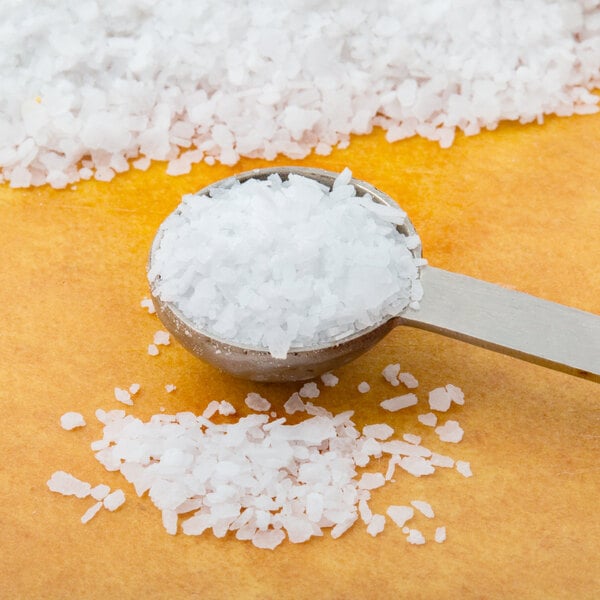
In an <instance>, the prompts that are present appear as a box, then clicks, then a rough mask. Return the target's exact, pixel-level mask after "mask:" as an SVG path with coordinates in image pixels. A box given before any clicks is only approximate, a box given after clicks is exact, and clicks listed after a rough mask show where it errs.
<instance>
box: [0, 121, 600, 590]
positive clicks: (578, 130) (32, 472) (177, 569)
mask: <svg viewBox="0 0 600 600" xmlns="http://www.w3.org/2000/svg"><path fill="white" fill-rule="evenodd" d="M265 164H266V163H265V162H264V161H259V160H242V161H241V162H240V163H239V164H238V165H236V167H235V168H233V169H232V168H227V167H223V166H214V167H208V166H206V165H201V166H196V167H194V168H193V171H192V172H191V173H190V174H189V175H186V176H181V177H176V178H174V177H169V176H168V175H166V174H165V166H164V164H155V165H153V166H152V167H151V169H150V170H148V171H147V172H145V173H142V172H138V171H131V172H128V173H125V174H122V175H119V176H117V177H116V178H115V179H114V180H113V181H112V182H110V183H99V182H93V181H92V182H81V183H79V184H78V185H77V186H76V189H75V190H72V189H66V190H62V191H56V190H51V189H49V188H47V187H44V188H40V189H31V190H11V189H9V188H8V187H7V186H4V187H0V252H1V256H2V267H1V268H0V307H1V309H2V313H3V314H2V317H3V318H2V323H1V328H0V336H1V337H0V340H1V343H0V381H1V386H0V398H1V404H0V406H1V408H2V418H1V420H0V456H2V466H1V467H0V499H1V504H0V536H1V537H0V543H1V546H0V547H1V548H2V559H1V560H0V596H1V597H2V598H119V599H121V598H173V599H175V598H248V599H259V598H260V599H271V598H273V599H275V598H577V599H585V598H590V599H591V598H598V597H600V565H599V553H600V518H599V516H598V498H599V497H600V471H599V461H598V458H599V449H600V427H599V425H600V397H599V396H600V388H599V387H598V385H596V384H593V383H590V382H586V381H583V380H579V379H575V378H573V377H570V376H568V375H565V374H561V373H557V372H552V371H549V370H545V369H543V368H541V367H537V366H534V365H530V364H526V363H523V362H520V361H518V360H516V359H512V358H508V357H504V356H501V355H497V354H494V353H492V352H490V351H487V350H482V349H478V348H474V347H470V346H468V345H466V344H464V343H460V342H456V341H451V340H447V339H444V338H442V337H440V336H436V335H434V334H430V333H425V332H420V331H415V330H410V329H407V328H404V329H396V330H395V331H393V332H392V333H391V334H390V335H389V336H388V337H387V338H386V339H385V340H384V341H383V342H382V343H380V344H379V345H378V346H377V347H376V348H374V349H373V350H371V351H370V352H369V353H368V354H366V355H365V356H363V357H362V358H360V359H359V360H357V361H356V362H354V363H353V364H351V365H348V366H346V367H344V368H341V369H339V371H338V372H337V375H338V376H339V377H340V384H339V385H338V386H337V387H335V388H323V386H321V387H322V393H321V397H320V398H319V400H318V402H319V403H320V404H322V405H324V406H327V407H328V408H330V409H331V410H332V411H334V412H339V411H342V410H347V409H353V410H355V411H356V412H355V421H356V423H357V424H358V425H359V426H362V425H364V424H367V423H377V422H383V421H385V422H388V423H389V424H390V425H392V426H393V427H395V429H396V432H397V434H399V435H401V434H402V433H405V432H410V433H415V434H419V435H422V436H423V443H424V444H425V445H426V446H428V447H430V448H431V449H432V450H436V451H440V452H443V453H446V454H449V455H451V456H453V457H454V458H456V459H463V460H469V461H471V465H472V469H473V473H474V476H473V477H472V478H470V479H466V478H464V477H462V476H461V475H460V474H458V473H457V472H456V471H454V470H442V469H438V470H437V471H436V473H435V474H434V475H432V476H429V477H422V478H419V479H417V478H414V477H412V476H410V475H408V474H404V473H397V475H396V481H395V483H392V484H389V485H387V486H386V487H384V488H382V489H379V490H375V491H374V493H373V501H372V507H373V509H374V511H379V512H382V511H384V510H385V508H386V507H387V506H388V505H389V504H406V503H407V502H409V501H410V500H413V499H422V500H426V501H428V502H430V503H431V504H432V506H433V508H434V510H435V511H436V517H435V518H434V519H433V520H431V521H428V520H427V519H426V518H425V517H422V516H421V517H415V520H414V522H413V524H414V526H416V527H418V528H420V529H421V530H422V531H423V532H424V534H425V535H426V537H429V539H430V541H429V542H428V543H427V544H425V545H424V546H419V547H417V546H411V545H409V544H407V542H406V541H405V539H404V538H405V536H404V534H402V532H401V531H400V529H398V528H397V527H396V526H395V525H393V523H391V522H388V525H387V527H386V529H385V531H384V532H383V533H382V534H380V535H379V536H378V537H376V538H372V537H371V536H369V535H368V534H367V533H366V531H365V526H364V525H363V524H361V523H359V522H357V523H356V525H355V526H354V527H353V528H352V529H351V530H350V531H348V532H347V533H346V534H345V535H344V536H343V537H342V538H340V539H338V540H332V539H331V538H330V537H329V536H328V535H325V536H324V537H323V538H318V539H312V540H311V541H310V542H309V543H306V544H301V545H293V544H290V543H288V542H287V541H286V542H284V543H283V544H282V545H281V546H280V547H278V548H277V549H276V550H275V551H273V552H270V551H265V550H258V549H256V548H254V547H253V546H252V545H251V544H250V543H249V542H240V541H237V540H236V539H235V538H233V537H231V536H230V537H227V538H225V539H216V538H214V537H213V536H212V534H211V533H207V534H205V535H203V536H201V537H187V536H184V535H183V534H181V533H179V534H178V535H176V536H170V535H168V534H167V533H166V532H165V531H164V529H163V527H162V524H161V518H160V513H159V512H158V510H157V509H155V508H154V506H153V505H152V504H151V502H150V500H149V499H148V498H147V497H143V498H138V497H137V496H136V495H135V493H134V490H133V488H132V486H130V485H129V484H128V483H127V482H126V481H125V480H124V478H122V476H121V475H120V474H119V473H108V472H105V471H104V469H103V468H102V467H101V465H100V464H99V463H98V462H97V461H96V460H95V458H94V456H93V453H92V452H91V450H90V448H89V444H90V442H92V441H93V440H95V439H99V438H100V437H101V425H100V423H99V422H98V421H96V419H95V417H94V411H95V410H96V409H97V408H104V409H112V408H123V406H122V405H121V404H119V403H118V402H116V401H115V400H114V396H113V389H114V387H115V386H120V387H127V386H128V385H130V384H131V383H133V382H139V383H140V384H141V386H142V388H141V391H140V392H139V394H138V395H137V396H136V397H135V406H134V407H133V408H132V409H131V412H132V413H133V414H135V415H137V416H140V417H142V418H148V417H149V416H150V415H152V414H155V413H157V412H159V410H160V407H164V408H165V409H166V411H167V412H174V411H183V410H191V411H195V412H197V413H199V412H201V411H202V410H203V409H204V407H205V406H206V404H207V403H208V402H209V401H210V400H213V399H217V400H220V399H227V400H229V401H231V402H232V403H234V405H236V406H237V407H238V408H239V414H245V412H246V411H245V407H244V405H243V399H244V397H245V395H246V393H247V392H250V391H257V392H260V393H261V394H263V395H264V396H266V397H267V398H268V399H269V400H271V402H272V403H273V405H274V406H275V407H276V408H277V409H278V411H279V412H281V405H282V404H283V402H285V400H286V399H287V398H288V397H289V395H290V394H291V393H292V392H293V391H296V390H297V389H298V387H299V386H298V385H297V384H285V385H284V384H281V385H267V384H254V383H252V382H246V381H240V380H235V379H233V378H231V377H230V376H228V375H226V374H223V373H220V372H218V371H217V370H215V369H214V368H212V367H210V366H207V365H205V364H203V363H201V362H199V361H198V360H196V359H194V358H193V357H192V356H190V355H188V354H187V353H186V352H185V351H184V350H182V349H181V348H180V347H179V346H178V345H177V344H175V343H173V344H171V346H170V347H167V348H164V349H162V350H161V354H160V355H159V356H157V357H150V356H149V355H148V354H147V353H146V348H147V345H148V344H149V343H150V342H151V341H152V335H153V333H154V332H155V331H156V330H157V329H159V323H158V322H157V320H156V319H155V317H153V316H150V315H148V314H147V313H146V311H145V310H143V309H141V308H140V307H139V302H140V300H141V298H142V297H144V296H145V295H147V293H148V292H147V283H146V280H145V262H146V256H147V252H148V249H149V246H150V243H151V240H152V238H153V235H154V233H155V230H156V228H157V227H158V225H159V224H160V222H161V221H162V220H163V219H164V217H165V216H166V215H167V214H168V213H169V212H171V211H172V210H173V209H174V207H175V206H176V205H177V204H178V202H179V200H180V197H181V195H182V194H183V193H186V192H190V191H194V190H196V189H199V188H202V187H204V186H205V185H206V184H207V183H209V182H211V181H214V180H218V179H220V178H222V177H225V176H227V175H229V174H231V173H233V172H235V171H241V170H246V169H249V168H254V167H259V166H263V165H265ZM276 164H299V165H309V166H317V167H322V168H327V169H332V170H341V169H342V168H343V167H344V166H349V167H350V168H351V169H352V170H353V172H354V174H355V176H356V177H359V178H361V179H365V180H367V181H369V182H371V183H372V184H374V185H375V186H376V187H378V188H380V189H381V190H383V191H385V192H387V193H388V194H389V195H391V196H392V197H394V198H396V199H397V200H398V202H399V203H400V204H401V205H402V206H403V207H404V209H405V210H406V211H407V212H408V214H409V215H410V217H411V219H412V220H413V222H414V224H415V225H416V227H417V230H418V231H419V232H420V234H421V236H422V240H423V246H424V254H425V256H426V257H427V258H428V259H429V261H430V263H431V264H433V265H435V266H438V267H442V268H445V269H448V270H452V271H456V272H461V273H465V274H468V275H471V276H474V277H478V278H482V279H485V280H487V281H491V282H494V283H499V284H502V285H506V286H511V287H514V288H516V289H518V290H522V291H525V292H529V293H532V294H535V295H538V296H541V297H543V298H547V299H549V300H553V301H557V302H561V303H563V304H568V305H572V306H575V307H578V308H581V309H584V310H588V311H592V312H596V313H600V273H599V269H598V259H599V257H600V234H599V231H600V213H599V210H600V208H599V207H600V115H594V116H586V117H572V118H568V119H559V118H550V119H548V120H547V122H546V124H544V125H543V126H538V125H527V126H520V125H518V124H503V125H501V126H500V127H499V128H498V130H496V131H494V132H486V133H483V134H481V135H479V136H475V137H471V138H465V137H463V136H459V137H458V139H457V141H456V142H455V144H454V145H453V146H452V147H451V148H450V149H448V150H442V149H440V148H439V147H438V146H437V145H436V144H434V143H431V142H428V141H424V140H422V139H417V138H415V139H411V140H406V141H402V142H398V143H395V144H388V143H387V142H385V140H384V137H383V133H382V132H381V131H375V132H373V133H372V134H371V135H368V136H363V137H357V138H353V139H352V142H351V144H350V147H349V148H348V149H345V150H336V151H334V152H333V154H331V155H330V156H327V157H321V156H310V157H309V158H307V159H305V160H302V161H291V160H289V159H285V158H282V159H279V160H277V161H276ZM475 318H476V317H475ZM392 362H400V363H401V365H402V368H403V370H407V371H410V372H412V373H413V374H414V375H415V376H416V377H417V378H418V380H419V382H420V385H419V388H418V389H417V393H418V395H419V398H420V402H419V405H417V406H416V407H412V408H409V409H406V410H404V411H400V412H399V413H395V414H389V413H385V412H384V411H383V410H382V409H381V408H380V407H379V402H380V401H381V400H383V399H384V398H387V397H390V396H392V395H396V394H397V393H398V389H396V388H392V387H391V386H390V385H389V384H388V383H386V382H385V381H384V380H383V378H382V377H381V374H380V373H381V370H382V369H383V368H384V367H385V366H386V365H387V364H388V363H392ZM363 380H365V381H368V382H369V383H370V384H371V386H372V390H371V392H370V393H368V394H365V395H362V394H359V393H358V392H357V390H356V386H357V385H358V383H360V382H361V381H363ZM168 383H173V384H175V385H176V386H177V390H176V391H175V392H174V393H172V394H167V393H166V392H165V390H164V386H165V384H168ZM447 383H453V384H455V385H458V386H460V387H461V388H463V390H464V391H465V394H466V403H465V405H464V406H462V407H458V406H454V407H453V408H452V409H451V410H450V411H449V413H448V414H447V418H454V419H457V420H458V421H459V422H460V424H461V425H462V427H463V428H464V430H465V436H464V440H463V441H462V442H461V443H460V444H458V445H454V444H444V443H442V442H440V441H439V440H437V438H436V436H435V434H434V433H433V431H432V430H431V429H430V428H427V427H424V426H423V425H421V424H420V423H418V422H417V419H416V416H417V415H418V414H420V413H423V412H427V410H428V409H427V405H426V399H427V392H428V391H429V390H431V389H433V388H434V387H437V386H440V385H444V384H447ZM71 410H75V411H79V412H81V413H82V414H83V415H84V416H85V418H86V420H87V422H88V425H87V426H86V427H85V428H83V429H78V430H75V431H71V432H67V431H64V430H62V429H61V428H60V425H59V418H60V416H61V415H62V414H63V413H64V412H66V411H71ZM444 420H445V417H444V416H442V418H441V422H443V421H444ZM376 462H377V461H376ZM375 466H377V467H378V468H379V469H380V470H383V469H385V463H384V462H382V463H381V464H379V465H377V464H376V465H375ZM59 469H62V470H65V471H68V472H70V473H72V474H74V475H75V476H77V477H79V478H81V479H83V480H85V481H89V482H90V483H92V485H95V484H98V483H101V482H103V483H107V484H109V485H110V486H111V487H112V488H113V489H116V488H122V489H123V490H124V491H125V493H126V496H127V502H126V503H125V505H123V506H122V507H121V508H120V509H119V510H118V511H116V512H114V513H109V512H108V511H102V512H100V513H99V514H98V515H97V516H96V517H95V518H94V519H93V520H92V521H91V522H90V523H88V524H87V525H85V526H84V525H82V524H81V523H80V521H79V519H80V517H81V515H82V514H83V513H84V512H85V510H86V509H87V508H88V507H89V506H90V505H91V504H92V503H93V500H91V499H90V498H88V499H85V500H80V499H77V498H74V497H69V498H66V497H63V496H60V495H58V494H53V493H51V492H50V491H48V489H47V487H46V481H47V480H48V478H49V477H50V475H51V474H52V472H54V471H56V470H59ZM441 525H445V526H446V527H447V532H448V539H447V541H446V542H445V543H444V544H436V543H434V542H433V541H432V540H431V538H432V534H433V531H434V529H435V527H437V526H441Z"/></svg>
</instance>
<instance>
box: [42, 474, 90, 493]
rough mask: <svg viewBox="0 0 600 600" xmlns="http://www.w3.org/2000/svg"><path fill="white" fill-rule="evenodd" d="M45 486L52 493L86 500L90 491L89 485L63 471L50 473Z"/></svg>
mask: <svg viewBox="0 0 600 600" xmlns="http://www.w3.org/2000/svg"><path fill="white" fill-rule="evenodd" d="M47 485H48V488H49V489H50V491H52V492H57V493H59V494H62V495H63V496H77V498H87V497H88V496H89V495H90V491H91V489H92V486H91V485H90V484H89V483H87V482H86V481H81V480H80V479H77V477H74V476H73V475H71V474H70V473H66V472H65V471H56V472H55V473H52V476H51V477H50V479H49V480H48V481H47Z"/></svg>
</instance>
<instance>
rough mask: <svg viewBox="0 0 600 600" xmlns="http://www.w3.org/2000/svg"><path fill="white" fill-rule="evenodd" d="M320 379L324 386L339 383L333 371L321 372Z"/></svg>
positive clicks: (332, 385)
mask: <svg viewBox="0 0 600 600" xmlns="http://www.w3.org/2000/svg"><path fill="white" fill-rule="evenodd" d="M321 381H322V382H323V385H324V386H326V387H334V386H336V385H337V384H338V383H339V381H340V380H339V377H336V376H335V375H334V374H333V373H323V375H321Z"/></svg>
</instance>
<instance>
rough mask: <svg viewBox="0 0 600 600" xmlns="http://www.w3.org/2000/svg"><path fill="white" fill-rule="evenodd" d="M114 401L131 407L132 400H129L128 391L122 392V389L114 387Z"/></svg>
mask: <svg viewBox="0 0 600 600" xmlns="http://www.w3.org/2000/svg"><path fill="white" fill-rule="evenodd" d="M115 400H118V401H119V402H121V403H123V404H127V405H128V406H133V400H132V399H131V394H130V393H129V391H128V390H124V389H123V388H120V387H116V388H115Z"/></svg>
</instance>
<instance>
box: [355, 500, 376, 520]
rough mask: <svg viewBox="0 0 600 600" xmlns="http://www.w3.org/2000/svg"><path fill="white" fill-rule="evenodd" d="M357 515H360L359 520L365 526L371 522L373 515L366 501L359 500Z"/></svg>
mask: <svg viewBox="0 0 600 600" xmlns="http://www.w3.org/2000/svg"><path fill="white" fill-rule="evenodd" d="M358 513H359V514H360V518H361V519H362V522H363V523H364V524H365V525H368V524H369V523H370V522H371V519H372V518H373V513H372V512H371V509H370V508H369V505H368V504H367V501H366V500H359V502H358Z"/></svg>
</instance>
